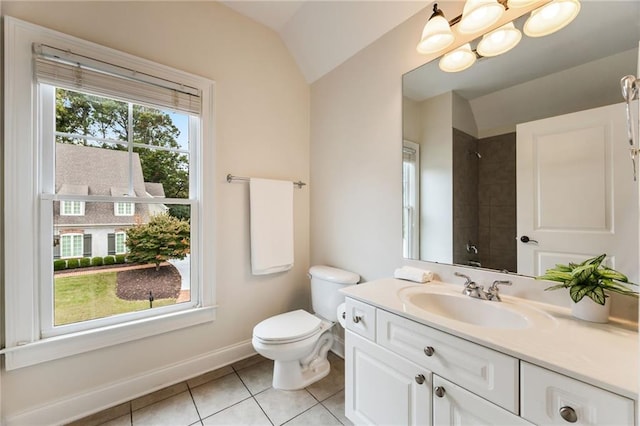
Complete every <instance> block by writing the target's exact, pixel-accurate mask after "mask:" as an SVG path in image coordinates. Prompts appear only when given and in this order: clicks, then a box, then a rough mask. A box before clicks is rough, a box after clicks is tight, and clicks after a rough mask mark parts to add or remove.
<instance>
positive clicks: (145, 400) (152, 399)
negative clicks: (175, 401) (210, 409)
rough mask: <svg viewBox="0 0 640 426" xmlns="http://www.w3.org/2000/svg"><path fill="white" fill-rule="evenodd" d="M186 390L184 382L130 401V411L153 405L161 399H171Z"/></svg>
mask: <svg viewBox="0 0 640 426" xmlns="http://www.w3.org/2000/svg"><path fill="white" fill-rule="evenodd" d="M187 390H188V389H187V384H186V383H184V382H182V383H178V384H175V385H173V386H169V387H166V388H164V389H160V390H158V391H155V392H152V393H150V394H147V395H144V396H141V397H140V398H136V399H134V400H133V401H131V410H133V411H136V410H139V409H141V408H144V407H146V406H147V405H151V404H155V403H156V402H159V401H162V400H163V399H167V398H171V397H172V396H175V395H178V394H179V393H182V392H185V391H187Z"/></svg>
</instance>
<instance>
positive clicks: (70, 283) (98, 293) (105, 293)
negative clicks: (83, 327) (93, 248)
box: [54, 272, 176, 325]
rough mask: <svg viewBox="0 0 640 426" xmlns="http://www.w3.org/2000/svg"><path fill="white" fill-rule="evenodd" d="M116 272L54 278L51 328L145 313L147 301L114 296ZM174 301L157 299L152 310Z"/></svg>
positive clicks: (147, 307) (147, 305)
mask: <svg viewBox="0 0 640 426" xmlns="http://www.w3.org/2000/svg"><path fill="white" fill-rule="evenodd" d="M116 274H117V272H101V273H95V274H87V275H76V276H68V277H56V278H55V321H54V323H55V325H64V324H71V323H74V322H80V321H87V320H90V319H96V318H103V317H108V316H111V315H115V314H123V313H126V312H134V311H141V310H144V309H149V301H148V300H123V299H120V298H119V297H118V296H117V295H116V283H117V281H116V279H117V277H116ZM174 303H176V299H157V300H154V301H153V307H159V306H165V305H172V304H174Z"/></svg>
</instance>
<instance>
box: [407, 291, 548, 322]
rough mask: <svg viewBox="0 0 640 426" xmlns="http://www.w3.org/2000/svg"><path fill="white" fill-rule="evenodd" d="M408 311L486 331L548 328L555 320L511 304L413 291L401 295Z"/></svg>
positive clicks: (460, 295)
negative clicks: (435, 316)
mask: <svg viewBox="0 0 640 426" xmlns="http://www.w3.org/2000/svg"><path fill="white" fill-rule="evenodd" d="M399 296H400V299H401V300H402V301H403V302H404V304H405V308H407V311H408V312H410V310H411V309H418V310H419V311H422V312H424V313H426V314H430V315H437V316H440V317H444V318H448V319H451V320H455V321H459V322H463V323H467V324H471V325H475V326H478V327H485V328H501V329H523V328H529V327H534V326H537V327H540V326H548V325H549V324H552V323H553V319H552V318H551V317H550V316H549V315H547V314H546V313H545V312H542V311H540V310H538V309H535V308H533V307H530V306H527V305H526V304H524V303H522V304H520V303H513V302H511V301H503V302H492V301H487V300H480V299H474V298H471V297H469V296H466V295H463V294H457V293H454V292H451V291H449V292H443V291H429V290H427V289H425V288H420V287H418V288H416V287H411V288H407V289H404V291H401V292H400V294H399Z"/></svg>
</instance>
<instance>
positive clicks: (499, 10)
mask: <svg viewBox="0 0 640 426" xmlns="http://www.w3.org/2000/svg"><path fill="white" fill-rule="evenodd" d="M503 13H504V6H503V5H502V4H500V3H498V0H467V1H466V3H465V4H464V8H463V9H462V18H461V19H460V23H459V24H458V28H457V29H458V32H460V34H474V33H477V32H480V31H482V30H485V29H487V28H489V27H490V26H491V25H493V24H495V23H496V22H498V20H499V19H500V18H501V17H502V14H503Z"/></svg>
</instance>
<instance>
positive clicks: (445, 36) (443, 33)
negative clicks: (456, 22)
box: [416, 3, 455, 54]
mask: <svg viewBox="0 0 640 426" xmlns="http://www.w3.org/2000/svg"><path fill="white" fill-rule="evenodd" d="M454 40H455V36H454V35H453V32H452V31H451V26H450V25H449V21H447V19H446V18H445V17H444V13H443V12H442V10H441V9H438V3H435V4H434V5H433V14H432V15H431V17H430V18H429V20H428V21H427V23H426V24H425V26H424V29H423V30H422V37H421V38H420V43H418V47H417V48H416V50H417V51H418V52H419V53H423V54H428V53H436V52H439V51H441V50H443V49H445V48H447V47H449V46H450V45H451V43H453V41H454Z"/></svg>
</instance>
